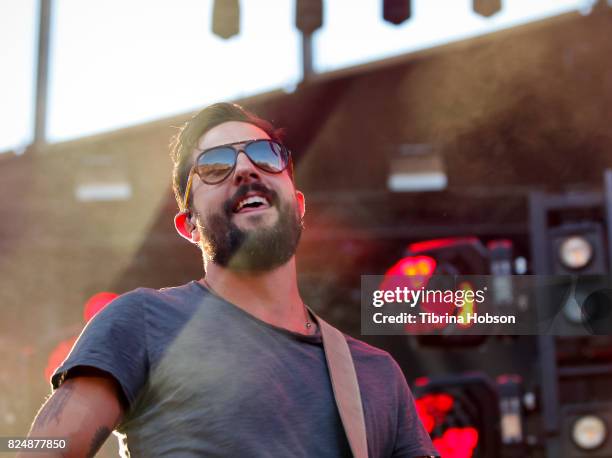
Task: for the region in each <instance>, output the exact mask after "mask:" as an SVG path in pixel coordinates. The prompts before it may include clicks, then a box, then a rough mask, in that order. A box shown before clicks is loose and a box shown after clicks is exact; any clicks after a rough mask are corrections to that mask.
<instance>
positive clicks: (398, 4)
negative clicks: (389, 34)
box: [383, 0, 412, 25]
mask: <svg viewBox="0 0 612 458" xmlns="http://www.w3.org/2000/svg"><path fill="white" fill-rule="evenodd" d="M411 15H412V5H411V0H383V19H384V20H385V21H387V22H390V23H391V24H395V25H399V24H401V23H402V22H404V21H406V20H408V19H410V16H411Z"/></svg>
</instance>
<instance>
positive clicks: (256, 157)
mask: <svg viewBox="0 0 612 458" xmlns="http://www.w3.org/2000/svg"><path fill="white" fill-rule="evenodd" d="M245 151H246V153H247V154H248V155H249V157H250V158H251V160H252V161H253V162H254V163H255V165H257V167H259V168H261V169H263V170H265V171H267V172H272V173H278V172H282V171H283V170H284V169H285V167H286V166H287V153H286V150H285V149H284V148H283V147H282V146H281V145H279V144H278V143H276V142H273V141H269V140H261V141H256V142H253V143H249V144H248V145H247V147H246V148H245Z"/></svg>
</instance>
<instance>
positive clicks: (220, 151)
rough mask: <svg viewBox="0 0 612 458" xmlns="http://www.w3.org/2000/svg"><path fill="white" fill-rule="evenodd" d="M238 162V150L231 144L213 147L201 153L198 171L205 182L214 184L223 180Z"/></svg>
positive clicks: (197, 165) (197, 166)
mask: <svg viewBox="0 0 612 458" xmlns="http://www.w3.org/2000/svg"><path fill="white" fill-rule="evenodd" d="M235 163H236V152H235V151H234V149H233V148H230V147H229V146H223V147H219V148H213V149H211V150H209V151H206V152H205V153H204V154H202V155H200V157H199V158H198V163H197V164H196V172H197V173H198V175H199V176H200V179H202V181H204V182H205V183H209V184H214V183H219V182H221V181H223V180H224V179H225V178H227V175H228V174H229V173H230V172H231V171H232V169H233V168H234V165H235Z"/></svg>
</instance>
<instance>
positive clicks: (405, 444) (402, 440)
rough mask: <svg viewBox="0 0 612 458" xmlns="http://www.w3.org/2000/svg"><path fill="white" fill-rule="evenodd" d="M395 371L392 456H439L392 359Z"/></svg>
mask: <svg viewBox="0 0 612 458" xmlns="http://www.w3.org/2000/svg"><path fill="white" fill-rule="evenodd" d="M393 365H394V367H395V370H396V372H397V376H396V377H397V391H398V402H399V409H398V418H397V435H396V438H395V447H394V449H393V455H392V456H393V458H413V457H417V456H440V454H439V453H438V451H437V450H436V449H435V447H434V446H433V443H432V442H431V438H430V437H429V434H428V433H427V431H426V430H425V427H424V426H423V424H422V423H421V420H420V419H419V416H418V414H417V411H416V407H415V404H414V396H413V395H412V391H411V390H410V388H409V387H408V383H407V382H406V378H405V377H404V373H403V372H402V370H401V369H400V368H399V366H398V365H397V363H396V362H395V361H393Z"/></svg>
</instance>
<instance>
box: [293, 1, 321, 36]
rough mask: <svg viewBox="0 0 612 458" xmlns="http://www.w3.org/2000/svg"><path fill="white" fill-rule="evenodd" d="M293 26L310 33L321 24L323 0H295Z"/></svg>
mask: <svg viewBox="0 0 612 458" xmlns="http://www.w3.org/2000/svg"><path fill="white" fill-rule="evenodd" d="M295 26H296V27H297V28H298V30H299V31H300V32H302V33H305V34H307V35H310V34H312V33H313V32H314V31H315V30H317V29H319V28H321V27H322V26H323V0H297V2H296V5H295Z"/></svg>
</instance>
